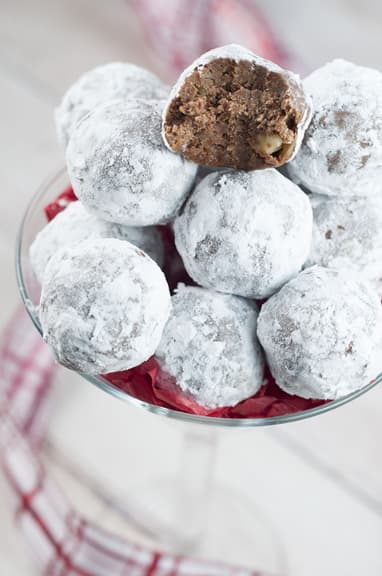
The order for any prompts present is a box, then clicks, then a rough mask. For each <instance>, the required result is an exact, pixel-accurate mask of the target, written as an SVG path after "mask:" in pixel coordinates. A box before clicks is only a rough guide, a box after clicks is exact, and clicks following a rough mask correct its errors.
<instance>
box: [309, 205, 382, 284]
mask: <svg viewBox="0 0 382 576" xmlns="http://www.w3.org/2000/svg"><path fill="white" fill-rule="evenodd" d="M310 199H311V203H312V207H313V217H314V218H313V240H312V249H311V252H310V255H309V258H308V260H307V262H306V266H312V265H313V264H319V265H321V266H328V267H334V268H344V269H349V270H353V271H354V272H358V273H359V274H361V275H362V276H363V277H364V278H365V279H367V280H369V281H370V282H371V283H372V284H373V285H374V286H375V288H376V289H377V291H378V292H379V293H382V198H379V197H376V198H347V197H345V198H338V197H330V198H329V197H327V196H317V195H312V196H311V197H310Z"/></svg>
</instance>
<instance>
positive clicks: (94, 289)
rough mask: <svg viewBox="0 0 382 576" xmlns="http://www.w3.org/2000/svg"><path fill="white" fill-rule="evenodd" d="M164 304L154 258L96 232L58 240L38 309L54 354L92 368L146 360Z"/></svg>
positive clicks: (122, 366)
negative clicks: (62, 243) (71, 241)
mask: <svg viewBox="0 0 382 576" xmlns="http://www.w3.org/2000/svg"><path fill="white" fill-rule="evenodd" d="M170 309H171V299H170V293H169V289H168V286H167V282H166V279H165V277H164V275H163V273H162V271H161V270H160V268H159V267H158V266H157V265H156V264H155V262H154V261H153V260H151V258H149V257H148V256H147V255H146V254H145V253H144V252H142V251H141V250H139V249H138V248H137V247H135V246H133V245H132V244H130V243H128V242H126V241H121V240H117V239H109V238H107V239H105V238H102V239H96V240H95V239H90V240H86V241H84V242H80V243H78V244H77V245H76V246H69V247H65V248H62V249H61V250H59V251H58V252H57V253H56V255H55V257H54V258H52V259H51V260H50V262H49V264H48V266H47V268H46V271H45V276H44V283H43V287H42V293H41V302H40V310H39V315H40V321H41V325H42V328H43V335H44V339H45V341H46V342H47V343H48V344H49V346H50V347H51V348H52V349H53V351H54V354H55V356H56V358H57V360H58V362H60V363H61V364H63V365H64V366H66V367H68V368H72V369H74V370H77V371H79V372H84V373H88V374H98V373H106V372H115V371H119V370H127V369H129V368H132V367H134V366H137V365H139V364H141V363H142V362H144V361H145V360H147V359H148V358H149V357H150V356H151V355H152V354H153V353H154V352H155V349H156V347H157V345H158V343H159V340H160V338H161V336H162V331H163V328H164V325H165V323H166V321H167V319H168V316H169V312H170Z"/></svg>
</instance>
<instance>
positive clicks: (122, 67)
mask: <svg viewBox="0 0 382 576" xmlns="http://www.w3.org/2000/svg"><path fill="white" fill-rule="evenodd" d="M168 90H169V89H168V87H167V86H165V85H164V84H163V82H162V81H161V80H160V79H159V78H158V77H157V76H155V74H152V73H151V72H149V71H148V70H145V69H144V68H141V67H139V66H135V65H134V64H129V63H128V62H110V63H109V64H104V65H103V66H97V67H96V68H94V69H92V70H89V71H88V72H86V73H85V74H83V75H82V76H81V77H80V78H79V79H78V80H77V81H76V82H75V83H74V84H73V85H72V86H71V87H70V88H69V90H68V91H67V92H66V93H65V95H64V96H63V98H62V101H61V103H60V105H59V106H58V108H57V109H56V113H55V118H56V128H57V134H58V138H59V140H60V142H61V143H62V144H64V145H65V146H66V145H67V144H68V141H69V138H70V135H71V134H72V132H73V130H74V128H75V126H76V124H77V123H78V122H79V121H80V120H81V119H82V118H83V117H84V116H86V114H88V113H89V112H90V111H91V110H93V109H94V108H95V107H96V106H98V105H99V104H103V103H105V102H108V101H109V100H115V99H119V98H121V99H126V98H141V99H145V100H151V99H154V100H155V99H158V100H160V99H163V98H167V96H168Z"/></svg>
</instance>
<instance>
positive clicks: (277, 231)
mask: <svg viewBox="0 0 382 576" xmlns="http://www.w3.org/2000/svg"><path fill="white" fill-rule="evenodd" d="M174 231H175V242H176V246H177V249H178V251H179V253H180V255H181V256H182V258H183V261H184V264H185V267H186V269H187V272H188V273H189V274H190V276H191V277H192V278H193V279H194V280H195V281H196V282H198V283H199V284H201V285H202V286H205V287H207V288H212V289H215V290H219V291H221V292H228V293H232V294H237V295H240V296H246V297H249V298H265V297H267V296H270V295H271V294H272V293H273V292H275V291H276V290H278V289H279V288H280V287H281V286H282V285H283V284H285V282H287V281H288V280H289V279H290V278H292V277H293V276H295V275H296V274H297V273H298V272H299V270H300V269H301V267H302V265H303V264H304V262H305V260H306V258H307V256H308V254H309V250H310V242H311V233H312V210H311V207H310V203H309V200H308V198H307V196H306V195H305V194H304V193H303V192H302V191H301V190H300V189H299V188H298V187H297V186H295V185H294V184H293V183H292V182H290V181H289V180H287V179H286V178H284V177H283V176H282V175H281V174H280V173H279V172H277V171H276V170H263V171H253V172H238V171H222V172H214V173H212V174H209V175H208V176H206V177H205V178H204V179H203V180H202V181H201V182H200V184H198V186H197V187H196V188H195V190H194V191H193V193H192V195H191V196H190V198H189V199H188V201H187V203H186V205H185V207H184V209H183V212H182V214H181V215H180V216H179V217H178V218H177V219H176V220H175V223H174Z"/></svg>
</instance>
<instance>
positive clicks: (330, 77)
mask: <svg viewBox="0 0 382 576" xmlns="http://www.w3.org/2000/svg"><path fill="white" fill-rule="evenodd" d="M304 86H305V89H306V91H307V92H308V94H310V95H311V97H312V99H313V108H314V114H313V118H312V122H311V124H310V126H309V128H308V129H307V131H306V133H305V138H304V141H303V144H302V147H301V148H300V152H299V153H298V154H297V156H296V158H295V159H294V161H293V162H292V163H289V164H288V171H289V174H290V176H291V177H292V178H293V180H294V181H295V182H297V183H301V184H303V185H304V186H305V187H307V188H308V189H309V190H310V191H312V192H316V193H318V194H327V195H340V196H373V195H374V196H375V195H380V194H381V192H382V74H381V73H380V72H378V71H377V70H372V69H370V68H364V67H362V66H356V65H355V64H352V63H350V62H346V61H345V60H334V61H333V62H330V63H329V64H326V65H325V66H323V67H322V68H319V69H318V70H316V71H315V72H313V73H312V74H311V75H310V76H308V77H307V78H306V79H305V80H304Z"/></svg>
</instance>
